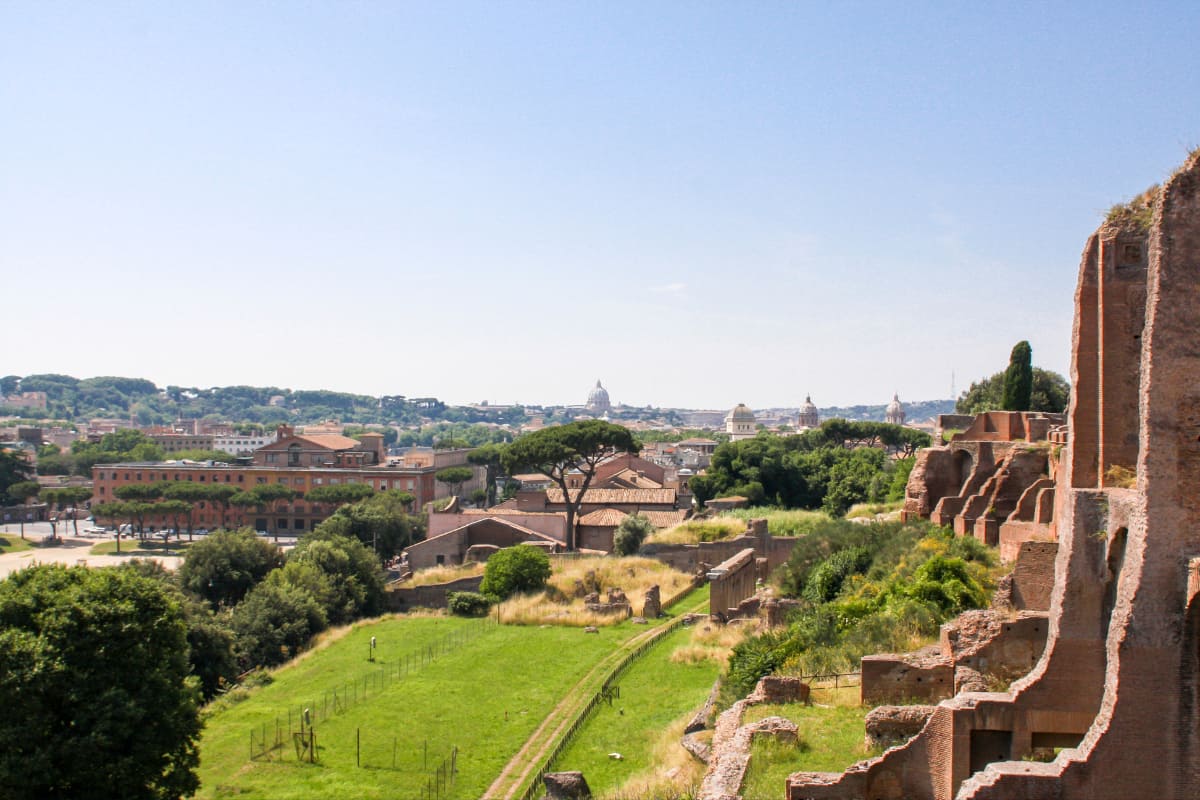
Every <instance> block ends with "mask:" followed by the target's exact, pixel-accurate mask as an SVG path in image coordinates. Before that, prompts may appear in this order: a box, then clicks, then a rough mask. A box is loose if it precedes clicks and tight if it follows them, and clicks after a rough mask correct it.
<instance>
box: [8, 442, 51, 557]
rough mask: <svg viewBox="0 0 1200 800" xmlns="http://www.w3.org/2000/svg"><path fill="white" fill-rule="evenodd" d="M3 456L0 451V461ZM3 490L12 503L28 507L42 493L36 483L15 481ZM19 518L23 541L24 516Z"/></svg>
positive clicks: (39, 485)
mask: <svg viewBox="0 0 1200 800" xmlns="http://www.w3.org/2000/svg"><path fill="white" fill-rule="evenodd" d="M5 455H6V453H4V452H3V451H0V461H2V460H3V457H4V456H5ZM5 490H6V491H7V494H8V496H9V498H10V499H11V500H12V501H13V502H15V503H18V504H19V505H29V502H30V501H31V500H33V499H34V498H35V497H37V496H38V494H39V493H40V492H41V491H42V487H41V484H39V483H38V482H37V481H16V482H13V483H10V484H8V485H7V486H6V487H5ZM20 517H21V538H22V539H24V538H25V514H23V513H22V514H21V515H20Z"/></svg>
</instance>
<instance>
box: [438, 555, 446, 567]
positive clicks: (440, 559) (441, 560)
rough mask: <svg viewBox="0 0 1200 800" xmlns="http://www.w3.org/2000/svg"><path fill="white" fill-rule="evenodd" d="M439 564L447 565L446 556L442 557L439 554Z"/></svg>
mask: <svg viewBox="0 0 1200 800" xmlns="http://www.w3.org/2000/svg"><path fill="white" fill-rule="evenodd" d="M437 563H438V564H439V565H441V564H445V563H446V556H444V555H442V554H441V553H438V554H437Z"/></svg>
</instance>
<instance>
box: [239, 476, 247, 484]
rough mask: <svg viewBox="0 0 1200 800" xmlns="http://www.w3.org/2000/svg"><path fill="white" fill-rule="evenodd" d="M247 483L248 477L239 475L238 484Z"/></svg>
mask: <svg viewBox="0 0 1200 800" xmlns="http://www.w3.org/2000/svg"><path fill="white" fill-rule="evenodd" d="M245 482H246V476H245V475H238V483H245Z"/></svg>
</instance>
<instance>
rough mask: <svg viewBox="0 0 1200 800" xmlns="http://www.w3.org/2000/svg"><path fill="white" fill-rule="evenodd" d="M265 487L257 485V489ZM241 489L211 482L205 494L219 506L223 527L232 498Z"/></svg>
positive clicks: (205, 497)
mask: <svg viewBox="0 0 1200 800" xmlns="http://www.w3.org/2000/svg"><path fill="white" fill-rule="evenodd" d="M264 488H266V487H265V486H256V487H255V490H258V489H264ZM239 491H240V490H239V489H238V488H237V487H234V486H226V485H224V484H222V485H219V486H217V485H213V484H209V486H208V489H207V491H206V492H205V494H204V499H205V501H207V502H209V503H212V504H213V505H214V506H216V507H217V511H218V512H219V513H220V515H221V527H222V528H224V527H225V515H226V513H228V511H229V501H230V500H232V499H233V497H234V495H236V494H238V493H239ZM289 491H290V490H289ZM259 496H261V495H259Z"/></svg>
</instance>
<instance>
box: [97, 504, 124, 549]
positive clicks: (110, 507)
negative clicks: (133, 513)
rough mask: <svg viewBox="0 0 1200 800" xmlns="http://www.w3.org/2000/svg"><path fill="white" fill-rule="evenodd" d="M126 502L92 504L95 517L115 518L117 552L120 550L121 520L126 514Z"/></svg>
mask: <svg viewBox="0 0 1200 800" xmlns="http://www.w3.org/2000/svg"><path fill="white" fill-rule="evenodd" d="M127 505H129V504H128V503H121V502H108V503H96V505H94V506H92V515H93V516H94V517H95V518H96V519H101V518H103V519H111V520H115V522H114V526H113V527H115V528H116V529H117V552H118V553H119V552H121V520H123V519H125V518H126V516H127V514H126V511H125V506H127Z"/></svg>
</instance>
